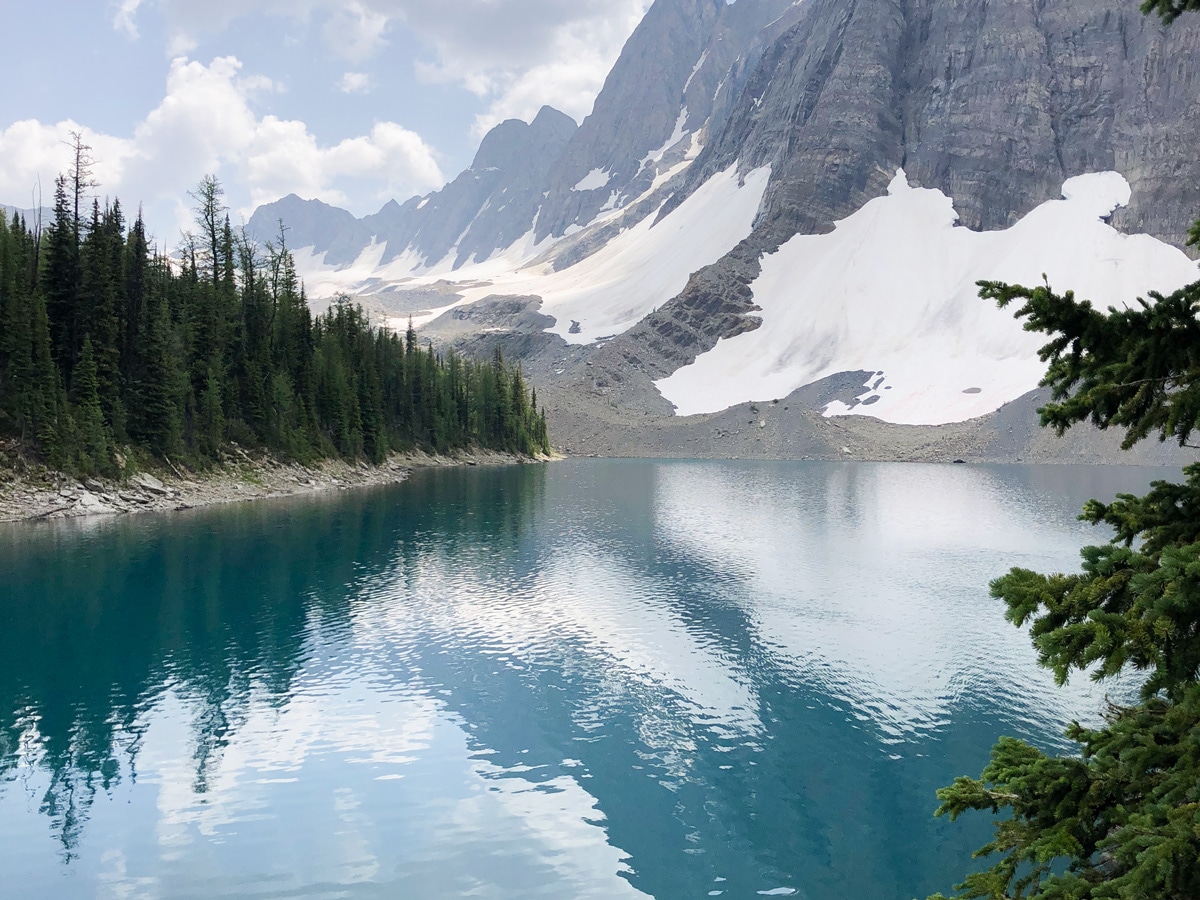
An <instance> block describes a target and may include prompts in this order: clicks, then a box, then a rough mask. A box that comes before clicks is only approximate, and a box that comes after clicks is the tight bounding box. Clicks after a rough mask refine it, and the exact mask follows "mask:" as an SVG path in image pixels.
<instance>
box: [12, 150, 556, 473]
mask: <svg viewBox="0 0 1200 900" xmlns="http://www.w3.org/2000/svg"><path fill="white" fill-rule="evenodd" d="M77 145H78V146H77V147H76V150H77V155H78V156H79V159H78V160H77V165H76V166H75V168H74V169H73V171H72V172H71V173H70V174H69V175H68V176H64V177H62V178H60V179H59V180H58V181H57V183H56V190H55V216H54V222H53V224H52V225H51V227H50V229H49V230H48V232H47V233H46V235H45V236H44V238H40V239H39V236H37V235H33V234H30V233H29V232H28V230H27V229H26V228H25V226H24V223H22V222H19V221H14V223H13V224H12V225H11V226H10V225H9V224H8V223H7V220H5V221H3V222H0V329H2V331H0V431H2V432H4V433H5V434H11V435H15V436H16V437H17V438H19V439H20V440H21V441H22V442H23V443H24V444H25V445H26V446H27V447H28V448H30V449H34V450H37V451H40V452H41V453H42V454H43V456H44V457H45V458H46V460H47V461H48V462H50V463H51V464H52V465H54V466H57V467H59V468H66V469H74V470H78V471H85V472H97V471H104V472H112V471H114V468H113V460H114V459H115V455H114V450H115V449H116V448H117V446H118V445H121V446H124V445H125V443H126V442H128V443H129V444H131V445H132V448H133V449H135V450H141V451H144V452H148V453H151V454H154V455H157V456H160V457H172V458H179V459H182V460H183V461H185V462H190V463H192V464H197V465H205V464H206V463H208V462H210V461H214V460H217V459H219V458H220V457H221V454H222V452H223V448H224V446H225V445H226V443H227V442H228V441H230V440H234V441H236V442H237V443H238V444H240V445H243V446H247V447H262V448H265V449H270V450H274V451H276V452H278V453H283V454H287V455H290V456H293V457H295V458H297V459H304V460H311V459H313V458H315V457H319V456H324V455H339V456H343V457H345V458H347V459H357V458H360V457H365V458H367V459H370V460H372V461H381V460H383V459H384V458H386V456H387V454H388V453H390V452H392V451H394V450H401V449H407V448H411V447H413V446H422V447H426V448H429V449H431V450H437V451H447V450H453V449H455V448H464V447H468V446H472V445H479V446H486V447H495V448H498V449H508V450H514V451H520V452H536V451H538V450H539V449H543V448H545V447H547V446H548V445H547V443H546V440H545V435H544V431H545V422H544V418H543V417H541V416H539V414H538V413H537V406H536V402H535V401H534V402H531V400H530V398H529V397H528V396H527V388H526V385H525V383H524V379H523V376H522V375H521V374H520V373H519V372H518V371H516V370H515V369H513V368H512V367H511V366H509V365H508V364H507V363H505V362H504V359H503V357H502V356H501V355H500V354H499V353H497V354H496V355H495V357H494V358H493V359H492V361H491V363H490V364H485V363H481V362H477V361H473V360H463V359H461V358H460V357H458V356H457V355H455V354H453V353H449V354H447V356H446V357H445V358H443V357H440V356H439V355H438V354H437V353H436V352H435V350H434V348H433V347H432V346H428V347H426V348H424V349H422V348H420V347H419V346H418V344H417V335H416V331H415V329H413V328H412V327H411V323H410V327H409V329H408V331H407V333H406V334H404V335H403V336H401V335H398V334H395V333H393V332H391V331H388V330H386V329H380V328H376V327H374V326H372V325H371V323H370V321H369V319H368V318H367V316H366V314H365V313H364V312H363V310H362V309H361V308H360V307H357V306H354V305H353V304H351V303H350V302H349V300H347V299H345V298H342V299H340V300H339V301H338V302H336V303H335V304H334V305H333V306H332V307H330V309H329V310H328V311H327V312H326V313H325V314H323V315H321V316H319V317H316V318H314V316H313V315H312V313H311V312H310V311H309V308H308V301H307V298H306V296H305V293H304V288H303V285H301V284H300V282H299V279H298V278H297V276H296V270H295V263H294V261H293V259H292V257H291V253H290V252H289V251H288V250H287V246H286V243H285V238H286V230H285V229H284V228H283V227H282V226H281V228H280V234H279V239H278V242H277V243H276V242H272V243H269V244H267V245H266V246H265V248H262V249H260V248H258V247H257V246H255V245H254V244H253V243H252V242H251V241H250V240H248V239H247V237H246V236H245V235H244V234H241V235H238V234H236V233H235V232H234V231H233V229H232V227H231V226H230V224H229V220H228V216H227V215H226V214H225V211H224V207H223V206H221V203H220V201H221V190H220V185H219V183H217V181H216V180H215V179H212V178H208V179H205V181H204V182H202V184H201V185H200V187H199V188H198V189H197V191H196V193H195V195H194V196H195V197H196V200H197V211H196V222H197V225H198V226H199V229H200V235H199V237H195V236H186V237H185V241H184V244H183V247H182V248H181V249H180V251H179V254H178V256H177V257H176V258H175V259H174V260H173V261H169V260H167V259H165V258H161V257H158V256H154V255H153V254H152V253H151V251H150V248H149V245H148V240H147V237H146V231H145V225H144V223H143V222H142V219H141V216H140V214H139V216H138V218H137V220H136V221H135V222H134V224H133V226H132V227H131V228H130V229H129V230H128V233H126V229H125V224H124V219H123V215H122V213H121V206H120V203H119V202H116V201H114V202H113V203H112V205H111V206H103V205H101V204H100V203H99V202H93V204H92V210H91V216H90V217H89V219H88V221H87V223H86V225H85V226H84V227H83V228H82V240H81V234H80V231H81V230H80V228H79V226H78V225H77V218H76V206H75V204H76V201H77V200H78V199H79V198H80V197H81V196H82V192H83V191H84V190H86V189H88V188H90V186H91V182H90V176H89V174H88V165H89V164H90V162H89V160H88V158H87V155H86V150H87V148H86V147H83V146H82V145H81V144H80V142H78V141H77ZM39 256H40V263H39ZM67 386H69V388H70V390H69V393H68V391H67V390H66V387H67ZM68 397H69V398H70V399H69V400H68Z"/></svg>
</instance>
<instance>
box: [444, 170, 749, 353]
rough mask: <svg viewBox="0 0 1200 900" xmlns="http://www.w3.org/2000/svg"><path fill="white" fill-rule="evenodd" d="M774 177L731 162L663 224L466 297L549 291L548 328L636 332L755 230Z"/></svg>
mask: <svg viewBox="0 0 1200 900" xmlns="http://www.w3.org/2000/svg"><path fill="white" fill-rule="evenodd" d="M770 176H771V170H770V169H767V168H762V169H755V170H754V171H753V172H749V173H747V174H746V175H745V178H744V180H739V178H738V174H737V168H736V166H734V167H730V168H729V169H727V170H726V171H724V172H722V173H719V174H717V175H714V176H713V177H712V178H710V179H709V180H708V181H707V182H705V183H704V185H703V186H702V187H701V188H700V189H699V190H697V191H696V192H695V193H694V194H692V195H691V196H690V197H688V199H687V200H685V201H684V202H683V203H681V204H680V205H679V206H678V207H677V208H676V209H674V210H673V211H672V212H671V214H670V215H668V216H667V217H666V218H664V219H663V220H662V221H661V222H658V223H657V224H655V216H653V215H651V216H647V217H646V218H645V219H643V220H642V221H641V222H639V223H638V224H637V225H635V226H634V227H633V228H630V229H628V230H626V231H624V232H622V233H621V234H620V235H618V236H617V237H615V238H613V239H612V240H611V241H609V242H608V244H606V245H605V246H604V247H603V248H602V249H600V250H598V251H597V252H596V253H593V254H592V255H591V256H589V257H587V258H586V259H584V260H581V261H580V262H578V263H576V264H575V265H573V266H571V267H570V268H567V269H563V270H562V271H561V272H531V271H523V272H515V273H512V274H510V275H501V276H498V277H495V278H493V279H491V280H490V281H489V283H488V284H487V285H486V286H480V287H474V288H470V289H468V290H466V291H464V292H463V296H464V297H465V298H466V300H467V301H474V300H482V299H483V298H484V297H487V296H491V295H495V294H508V295H514V296H530V295H535V296H538V297H541V298H542V308H541V311H542V312H543V313H546V314H547V315H550V316H553V317H554V319H555V324H554V325H553V326H552V327H551V328H549V329H547V330H548V331H550V332H551V333H553V334H557V335H561V336H562V337H563V338H564V339H565V340H567V341H568V342H570V343H572V344H590V343H593V342H595V341H597V340H600V339H601V338H605V337H611V336H613V335H617V334H620V333H621V332H623V331H628V330H629V329H630V328H632V327H633V326H634V325H636V324H637V323H638V322H640V321H641V320H642V319H643V318H645V317H646V316H647V315H648V314H649V313H651V312H653V311H654V310H655V309H657V308H658V307H659V306H661V305H662V304H664V303H666V302H667V301H668V300H670V299H671V298H672V297H674V296H676V295H677V294H679V293H680V292H681V291H682V290H683V289H684V288H685V287H686V286H687V281H688V278H689V277H690V276H691V274H692V273H693V272H695V271H696V270H697V269H701V268H703V267H704V266H707V265H709V264H711V263H714V262H716V261H717V260H718V259H720V258H721V257H722V256H724V255H725V254H726V253H728V252H729V251H730V250H732V249H733V248H734V247H736V246H737V245H738V244H739V243H740V242H741V241H742V240H744V239H745V238H746V237H748V236H749V234H750V231H751V229H752V228H753V226H754V217H755V215H757V213H758V206H759V203H761V202H762V197H763V193H764V192H765V191H766V189H767V181H768V180H769V179H770ZM739 182H740V183H739ZM573 323H577V325H576V324H573Z"/></svg>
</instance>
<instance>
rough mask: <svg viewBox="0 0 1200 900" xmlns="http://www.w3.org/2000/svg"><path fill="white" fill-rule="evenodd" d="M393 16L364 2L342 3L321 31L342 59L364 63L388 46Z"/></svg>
mask: <svg viewBox="0 0 1200 900" xmlns="http://www.w3.org/2000/svg"><path fill="white" fill-rule="evenodd" d="M390 21H391V16H389V15H388V14H387V13H386V12H381V11H379V10H376V9H371V8H370V7H369V6H368V5H367V4H364V3H350V4H347V5H341V4H338V5H337V7H336V8H335V9H334V11H333V14H332V15H331V16H330V17H329V20H328V21H327V22H326V23H325V27H324V28H323V29H322V30H321V31H322V34H323V36H324V38H325V40H326V42H327V43H328V44H329V46H330V48H331V49H332V50H333V51H334V52H335V53H336V54H337V55H338V56H340V57H341V58H342V59H346V60H349V61H350V62H356V63H357V62H364V61H365V60H368V59H370V58H371V57H372V56H374V55H375V54H376V53H378V52H379V51H380V50H381V49H382V48H383V46H384V45H385V44H386V41H385V40H384V34H385V32H386V31H387V28H388V24H389V22H390Z"/></svg>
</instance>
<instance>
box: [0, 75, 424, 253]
mask: <svg viewBox="0 0 1200 900" xmlns="http://www.w3.org/2000/svg"><path fill="white" fill-rule="evenodd" d="M241 68H242V64H241V62H240V61H239V60H237V59H236V58H234V57H219V58H217V59H214V60H213V61H212V62H211V63H210V64H208V65H204V64H202V63H199V62H196V61H192V60H188V59H186V58H179V59H176V60H174V61H173V62H172V63H171V67H170V73H169V75H168V77H167V89H166V95H165V96H164V98H163V100H162V102H161V103H160V104H159V105H158V106H157V107H156V108H155V109H154V110H153V111H152V112H150V114H149V115H147V116H146V118H145V119H144V120H143V121H142V122H141V123H139V124H138V125H137V127H136V128H135V129H134V133H133V135H132V136H131V137H128V138H125V137H119V136H113V135H107V134H101V133H97V132H95V131H92V130H89V129H87V128H85V127H83V126H81V125H79V124H78V123H76V122H73V121H65V122H60V123H57V124H43V123H40V122H37V121H34V120H27V121H23V122H17V123H15V124H13V125H11V126H9V127H8V128H7V129H5V130H3V131H0V160H2V163H0V196H2V197H14V198H16V197H25V196H28V194H29V191H30V188H31V186H32V185H34V184H36V183H37V182H38V180H39V178H40V179H41V182H42V184H43V185H46V186H47V187H46V194H47V196H49V195H50V191H51V188H50V187H49V186H50V185H52V183H53V178H54V176H55V175H56V174H57V173H58V172H61V171H65V170H66V169H67V167H68V166H69V164H70V151H69V148H68V146H67V144H66V142H67V141H69V139H70V133H71V132H72V131H78V132H80V133H81V134H82V135H83V139H84V141H85V142H86V143H88V144H90V145H91V146H92V148H93V151H92V155H93V156H94V157H95V158H96V160H97V165H96V170H95V175H96V178H97V180H98V181H99V182H100V184H101V191H102V192H104V193H105V194H108V195H112V196H120V197H121V198H123V199H124V200H125V201H126V202H127V203H132V202H137V201H138V200H141V201H144V202H145V203H146V205H147V208H148V210H149V211H150V212H151V213H152V216H151V226H152V227H155V228H158V229H159V231H160V234H162V235H163V236H166V237H169V236H170V234H171V232H170V231H168V232H166V233H165V234H164V233H163V229H170V228H173V227H174V226H176V225H181V226H182V225H186V223H187V222H188V221H189V219H190V214H189V213H188V212H187V210H186V203H185V201H184V198H185V197H186V194H187V191H188V190H189V189H190V188H191V187H192V186H194V185H195V184H196V182H197V181H199V179H200V178H201V177H202V176H203V175H205V174H206V173H214V174H216V175H217V176H218V177H219V178H220V179H221V180H222V181H223V182H224V184H225V187H226V190H227V197H228V199H229V201H230V205H231V206H233V207H234V209H235V212H236V213H238V214H241V215H242V216H247V217H248V216H249V214H250V213H251V212H252V211H253V209H254V207H255V206H257V205H259V204H261V203H266V202H269V201H271V200H275V199H278V198H279V197H282V196H284V195H285V194H288V193H291V192H295V193H298V194H301V195H302V196H305V197H319V198H321V199H323V200H326V201H327V202H330V203H336V204H340V205H344V206H349V207H351V208H354V209H355V210H356V211H358V212H366V211H369V210H370V209H372V208H377V207H378V205H379V204H381V203H383V202H384V201H386V200H387V199H390V198H391V197H393V196H411V195H412V194H416V193H422V192H424V191H426V190H429V189H431V188H434V187H437V186H439V185H440V184H442V182H443V181H444V178H443V175H442V172H441V170H440V168H439V167H438V163H437V160H436V157H435V154H434V152H433V150H432V149H431V148H430V147H429V146H428V145H427V144H426V143H425V142H424V141H423V140H422V139H421V137H420V136H419V135H417V134H415V133H414V132H412V131H409V130H407V129H405V128H402V127H401V126H400V125H397V124H394V123H391V122H378V123H376V124H375V126H374V127H373V128H372V130H371V132H370V134H367V135H362V136H359V137H354V138H350V139H347V140H344V141H341V142H340V143H337V144H334V145H332V146H322V145H321V144H319V143H318V141H317V139H316V137H315V136H314V135H312V134H311V133H310V132H309V131H308V128H307V126H306V125H305V124H304V123H303V122H298V121H289V120H284V119H280V118H277V117H275V116H270V115H268V116H263V117H259V116H258V115H257V114H256V112H255V111H254V109H253V106H252V99H253V96H254V95H255V94H256V93H258V92H261V91H265V90H272V89H274V88H275V86H274V85H273V84H272V82H270V81H269V80H267V79H262V78H254V77H249V78H248V77H244V76H242V74H241ZM10 202H11V201H10ZM155 213H156V214H157V216H155V215H153V214H155Z"/></svg>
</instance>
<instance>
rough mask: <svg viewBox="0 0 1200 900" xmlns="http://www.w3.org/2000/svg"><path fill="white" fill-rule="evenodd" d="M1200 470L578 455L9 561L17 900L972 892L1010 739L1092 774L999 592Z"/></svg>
mask: <svg viewBox="0 0 1200 900" xmlns="http://www.w3.org/2000/svg"><path fill="white" fill-rule="evenodd" d="M1177 476H1178V472H1177V471H1168V470H1154V469H1135V468H1092V467H1069V466H1054V467H1051V466H1043V467H1037V466H1024V467H1023V466H994V467H989V466H935V465H902V464H867V463H816V462H737V461H735V462H674V461H673V462H653V461H633V460H574V461H567V462H559V463H553V464H548V465H529V466H511V467H500V468H463V469H440V470H424V471H417V472H415V473H414V474H413V476H412V478H411V479H410V480H409V481H408V482H407V483H405V484H402V485H396V486H393V487H388V488H378V489H365V490H359V491H347V492H342V493H338V494H326V495H315V496H312V497H307V498H301V499H292V500H287V501H269V502H259V503H251V504H242V505H238V506H231V507H225V508H219V509H208V510H197V511H192V512H187V513H176V514H172V515H169V516H153V515H143V516H134V517H126V518H120V519H112V518H109V519H89V520H79V521H75V522H72V523H42V524H23V525H15V526H7V527H2V528H0V896H3V897H5V898H10V900H15V898H21V900H24V898H76V897H79V898H83V897H87V898H91V897H104V898H108V897H112V898H154V897H172V898H176V897H179V898H184V897H187V898H191V897H194V898H213V897H271V898H278V897H288V898H294V897H304V898H309V897H313V898H316V897H319V898H334V897H348V898H359V897H380V898H384V897H386V898H418V900H424V898H431V900H440V898H457V897H479V898H514V900H523V898H542V897H546V898H550V897H553V898H622V897H654V898H659V900H676V898H703V897H724V898H757V897H759V896H791V897H795V898H804V900H910V898H914V897H919V898H923V897H925V896H926V895H928V894H930V893H932V892H934V891H938V890H944V891H948V890H949V889H950V888H951V887H952V886H953V885H954V884H955V883H956V882H958V881H960V880H961V879H962V876H964V875H965V874H966V873H967V871H969V869H970V867H971V866H972V865H979V863H972V861H971V859H970V854H971V851H973V850H974V849H976V848H977V847H979V846H981V845H982V844H983V843H985V842H986V840H987V839H988V837H989V836H990V834H991V824H990V822H989V820H988V817H987V816H978V817H970V818H964V819H963V820H960V821H959V822H958V823H950V822H948V821H946V820H942V819H935V818H934V816H933V811H934V809H935V808H936V806H937V800H936V797H935V790H936V789H937V788H938V787H940V786H943V785H945V784H948V783H950V782H951V781H952V780H953V779H954V777H955V776H957V775H963V774H970V775H977V774H978V773H979V772H980V770H981V769H982V767H983V766H984V765H985V764H986V761H987V758H988V753H989V750H990V748H991V746H992V744H993V743H994V742H995V740H996V739H997V738H998V737H999V736H1001V735H1006V734H1007V735H1014V736H1019V737H1024V738H1026V739H1029V740H1032V741H1034V742H1036V743H1037V744H1039V745H1041V746H1043V747H1046V748H1049V749H1055V750H1069V749H1070V748H1069V746H1068V745H1067V744H1066V742H1065V740H1064V739H1063V738H1062V736H1061V735H1062V731H1063V729H1064V727H1065V726H1066V725H1067V723H1068V722H1070V721H1071V720H1072V719H1078V720H1080V721H1084V722H1096V721H1099V718H1100V714H1101V711H1102V709H1103V708H1104V699H1105V695H1106V693H1109V694H1112V693H1113V692H1118V693H1119V692H1120V691H1122V690H1123V689H1128V685H1121V684H1117V685H1113V684H1108V685H1099V686H1098V685H1095V684H1093V683H1091V682H1090V681H1089V680H1088V679H1087V678H1077V679H1073V680H1072V682H1071V683H1070V684H1068V685H1067V686H1066V687H1063V688H1058V687H1056V686H1055V685H1054V683H1053V679H1052V677H1051V676H1050V675H1049V674H1048V673H1046V672H1044V671H1042V670H1040V669H1039V668H1038V667H1037V665H1036V662H1035V654H1034V651H1033V649H1032V648H1031V646H1030V644H1029V639H1028V636H1027V635H1026V634H1024V633H1022V632H1021V631H1019V630H1018V629H1016V628H1014V627H1012V626H1011V625H1009V624H1008V623H1007V622H1006V621H1005V619H1004V614H1003V607H1002V604H1000V603H999V601H996V600H993V599H991V598H990V596H989V593H988V583H989V581H990V580H991V579H993V578H995V577H996V576H998V575H1001V574H1003V573H1004V572H1006V571H1007V570H1008V569H1009V568H1011V567H1013V566H1023V567H1027V568H1032V569H1036V570H1039V571H1051V570H1053V571H1074V570H1076V569H1077V567H1078V563H1079V559H1078V552H1079V549H1080V548H1081V547H1082V546H1084V545H1085V544H1088V543H1101V542H1103V541H1105V540H1106V539H1107V537H1108V534H1107V533H1104V532H1098V531H1097V530H1095V529H1093V528H1091V527H1090V526H1088V525H1085V524H1082V523H1080V522H1079V521H1077V518H1076V517H1077V515H1078V512H1079V510H1080V508H1081V507H1082V505H1083V503H1084V502H1085V501H1086V500H1087V499H1088V498H1089V497H1097V498H1099V499H1105V500H1108V499H1111V498H1112V497H1113V496H1114V495H1115V494H1117V493H1118V492H1141V491H1143V490H1144V489H1145V488H1146V487H1147V486H1148V485H1149V483H1150V482H1151V481H1152V480H1154V479H1158V478H1164V477H1166V478H1173V477H1177Z"/></svg>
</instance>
